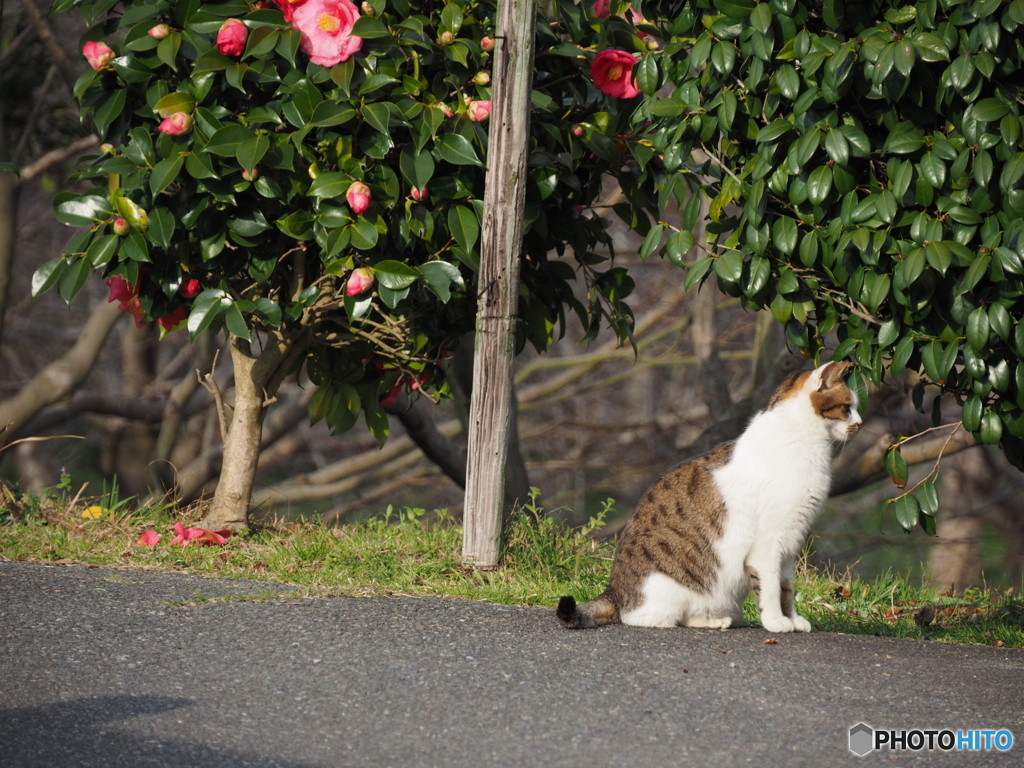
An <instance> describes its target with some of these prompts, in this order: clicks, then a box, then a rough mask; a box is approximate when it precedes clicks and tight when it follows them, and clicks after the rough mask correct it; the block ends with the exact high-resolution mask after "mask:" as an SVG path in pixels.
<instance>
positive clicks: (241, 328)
mask: <svg viewBox="0 0 1024 768" xmlns="http://www.w3.org/2000/svg"><path fill="white" fill-rule="evenodd" d="M224 325H225V326H226V327H227V329H228V333H230V334H232V335H233V336H237V337H238V338H240V339H245V340H246V341H248V342H252V335H251V334H250V333H249V327H248V326H247V325H246V324H245V318H244V317H242V311H241V309H239V307H238V302H237V301H233V302H231V303H230V304H229V305H228V306H227V307H226V308H225V310H224Z"/></svg>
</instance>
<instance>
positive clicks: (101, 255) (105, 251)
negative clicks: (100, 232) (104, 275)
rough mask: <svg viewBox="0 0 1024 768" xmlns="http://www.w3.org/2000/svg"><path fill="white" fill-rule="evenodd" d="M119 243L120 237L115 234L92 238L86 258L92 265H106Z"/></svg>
mask: <svg viewBox="0 0 1024 768" xmlns="http://www.w3.org/2000/svg"><path fill="white" fill-rule="evenodd" d="M120 244H121V238H119V237H118V236H117V235H104V236H103V237H101V238H98V239H96V240H93V241H92V243H91V244H90V245H89V250H88V251H87V252H86V258H87V259H88V260H89V263H90V264H92V265H93V266H94V267H102V266H104V265H106V264H107V263H108V262H109V261H110V259H111V258H113V256H114V254H115V253H116V252H117V246H118V245H120Z"/></svg>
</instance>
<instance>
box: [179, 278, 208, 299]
mask: <svg viewBox="0 0 1024 768" xmlns="http://www.w3.org/2000/svg"><path fill="white" fill-rule="evenodd" d="M202 289H203V287H202V286H201V285H200V284H199V281H198V280H196V279H195V278H194V277H190V278H189V279H188V280H185V281H184V282H183V283H182V284H181V287H180V288H179V289H178V292H179V293H180V294H181V295H182V296H184V297H185V298H186V299H194V298H195V297H196V296H198V295H199V292H200V291H201V290H202Z"/></svg>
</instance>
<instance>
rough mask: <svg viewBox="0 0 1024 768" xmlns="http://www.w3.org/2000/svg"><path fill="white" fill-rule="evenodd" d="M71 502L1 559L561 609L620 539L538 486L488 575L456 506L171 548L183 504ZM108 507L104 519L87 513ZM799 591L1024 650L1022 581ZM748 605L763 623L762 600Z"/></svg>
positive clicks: (818, 615)
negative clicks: (560, 508) (976, 586)
mask: <svg viewBox="0 0 1024 768" xmlns="http://www.w3.org/2000/svg"><path fill="white" fill-rule="evenodd" d="M59 501H60V499H59V498H57V499H50V500H49V503H45V502H46V500H44V502H43V503H38V502H31V500H27V501H24V502H23V503H21V505H20V507H19V513H18V515H17V518H15V516H14V515H12V514H11V513H10V512H9V511H8V512H6V513H4V512H3V511H2V510H3V509H4V507H3V506H2V504H0V558H3V559H7V560H42V561H58V562H65V563H85V564H89V565H99V566H107V567H115V568H134V569H148V570H162V571H187V572H189V573H195V574H202V575H206V576H217V577H225V578H242V579H258V580H261V581H266V582H274V583H280V584H286V585H289V586H290V587H291V590H289V591H288V592H287V593H286V596H302V597H329V596H375V595H388V594H410V595H435V596H440V597H459V598H467V599H472V600H484V601H489V602H495V603H506V604H520V605H522V604H525V605H541V606H550V607H553V606H554V605H555V604H556V603H557V602H558V598H559V597H561V596H562V595H570V594H571V595H573V596H575V597H576V599H577V600H579V601H581V602H582V601H584V600H589V599H591V598H593V597H595V596H596V595H598V594H600V592H601V591H602V590H603V589H604V587H605V586H606V585H607V583H608V578H609V575H610V573H611V564H612V558H613V555H614V543H613V542H610V541H606V540H601V539H599V538H595V537H594V536H593V535H592V534H593V533H594V532H595V531H599V529H600V528H601V526H602V525H603V524H604V519H605V516H606V514H607V513H608V511H609V510H610V509H611V503H610V502H609V503H607V504H606V505H605V507H604V509H603V510H602V511H601V512H600V513H599V514H598V515H596V516H595V517H593V518H591V520H590V522H589V523H588V524H587V525H586V526H584V527H583V528H581V529H569V528H567V527H565V526H563V525H561V524H559V523H557V522H556V521H555V520H553V519H552V518H550V517H547V516H545V514H544V510H543V509H541V508H540V506H539V505H538V503H537V498H536V496H534V497H533V499H532V500H531V502H530V503H529V504H527V505H526V506H525V507H524V509H522V510H521V511H520V512H519V513H518V514H517V515H516V517H515V519H514V521H513V522H512V524H511V525H510V526H509V528H508V531H507V533H506V541H505V547H504V550H503V558H504V559H503V564H502V567H501V568H500V569H499V570H497V571H494V572H489V573H481V572H478V571H476V570H474V569H472V568H468V567H466V566H465V565H463V564H462V560H461V550H462V529H461V527H460V526H459V525H457V524H456V523H455V521H453V520H452V518H451V516H450V515H449V514H448V513H447V512H445V511H444V510H440V511H435V512H433V513H429V514H428V513H426V512H425V511H424V510H421V509H410V508H405V509H402V510H399V511H395V510H393V509H391V508H390V507H389V508H388V510H387V512H385V513H383V514H381V515H377V516H374V517H371V518H369V519H366V520H363V521H361V522H359V523H355V524H352V525H346V526H341V527H330V528H329V527H325V526H323V525H321V524H319V523H309V522H305V523H288V524H272V525H262V526H257V527H255V528H253V529H252V530H250V531H249V532H247V533H245V534H243V535H241V536H233V537H231V538H230V539H228V541H227V543H226V544H224V545H222V546H197V545H195V544H194V543H192V544H189V545H186V546H172V545H171V540H172V539H173V537H174V524H175V523H176V522H178V521H179V520H181V515H182V513H178V512H175V511H173V510H171V509H169V508H156V509H146V510H138V511H133V510H129V509H127V505H123V504H122V505H120V506H118V505H116V504H112V503H111V504H109V505H107V504H105V502H109V500H107V499H101V500H100V501H99V503H94V504H93V505H92V506H89V507H86V508H85V509H83V505H84V504H86V502H82V503H80V504H78V505H76V506H67V505H66V504H65V505H64V506H63V507H61V505H60V503H58V502H59ZM97 510H98V511H99V514H100V516H99V517H95V518H90V517H82V514H83V513H85V512H88V513H89V514H93V515H95V514H97V513H98V512H97ZM184 514H185V515H186V516H187V512H186V513H184ZM147 530H155V531H156V532H157V533H159V534H160V535H161V540H160V541H159V543H157V545H156V546H154V547H147V546H142V545H139V544H137V543H136V542H137V541H138V539H139V537H140V535H141V534H142V533H143V532H145V531H147ZM276 596H277V595H275V594H274V593H267V594H261V595H256V596H252V597H249V598H246V599H255V600H266V599H274V597H276ZM205 600H210V598H205V599H203V598H201V597H197V599H196V602H201V601H205ZM796 601H797V608H798V610H799V611H800V612H801V613H802V614H804V615H805V616H807V618H808V619H810V621H811V623H812V624H813V625H814V626H815V628H816V629H818V630H825V631H829V632H843V633H847V634H861V635H879V636H882V637H905V638H914V639H919V640H939V641H944V642H952V643H975V644H984V645H1005V646H1007V647H1013V648H1022V647H1024V599H1022V598H1021V596H1020V595H1019V594H1017V593H1016V592H1014V590H1012V589H1010V590H999V589H989V590H969V591H968V592H966V593H964V594H962V595H956V596H944V595H938V594H936V593H934V592H932V591H929V590H927V589H923V588H918V587H913V586H912V585H911V584H910V583H909V580H908V579H907V578H906V577H902V576H900V575H898V574H894V573H892V572H886V573H883V574H882V575H881V576H879V577H878V578H876V579H874V580H871V581H863V580H861V579H855V578H850V577H848V576H843V575H838V574H837V573H833V572H825V571H818V570H813V569H810V568H807V567H806V566H805V567H803V568H801V569H800V571H799V573H798V575H797V594H796ZM744 614H745V618H746V620H747V622H748V623H749V624H754V625H756V624H758V623H759V620H758V615H757V609H756V606H755V605H754V602H753V599H752V598H751V599H748V601H747V604H746V605H745V607H744ZM552 621H554V619H552Z"/></svg>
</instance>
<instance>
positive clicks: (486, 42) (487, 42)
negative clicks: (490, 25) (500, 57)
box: [480, 35, 494, 51]
mask: <svg viewBox="0 0 1024 768" xmlns="http://www.w3.org/2000/svg"><path fill="white" fill-rule="evenodd" d="M480 47H481V48H483V49H484V50H485V51H493V50H494V36H493V35H487V37H484V38H481V39H480Z"/></svg>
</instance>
